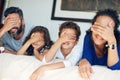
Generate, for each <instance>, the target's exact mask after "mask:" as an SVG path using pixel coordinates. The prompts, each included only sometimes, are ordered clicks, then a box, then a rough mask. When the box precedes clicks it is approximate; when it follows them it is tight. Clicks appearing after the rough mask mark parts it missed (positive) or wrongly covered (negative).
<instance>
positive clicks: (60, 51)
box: [30, 22, 81, 80]
mask: <svg viewBox="0 0 120 80" xmlns="http://www.w3.org/2000/svg"><path fill="white" fill-rule="evenodd" d="M80 34H81V31H80V27H79V26H78V25H77V24H76V23H73V22H65V23H63V24H62V25H61V26H60V28H59V38H58V39H57V41H56V42H55V43H54V44H53V46H52V47H51V48H50V50H49V51H48V52H47V54H46V55H45V57H44V60H43V61H44V62H50V61H54V60H56V59H59V60H60V61H58V62H54V63H52V64H46V65H43V66H40V67H39V68H38V69H37V70H35V71H34V72H33V74H32V75H31V76H30V80H36V79H37V78H38V75H40V74H41V73H43V72H44V71H46V70H53V69H59V68H64V67H70V66H74V65H76V63H77V62H78V61H79V59H80V56H81V54H80V50H79V48H78V47H77V45H76V44H77V43H78V40H79V36H80Z"/></svg>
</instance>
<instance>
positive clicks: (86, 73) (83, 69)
mask: <svg viewBox="0 0 120 80" xmlns="http://www.w3.org/2000/svg"><path fill="white" fill-rule="evenodd" d="M78 69H79V74H80V76H81V77H82V78H84V79H85V80H90V76H91V74H92V73H93V70H92V67H91V64H90V63H89V62H88V61H87V60H86V59H82V60H81V61H80V62H79V67H78Z"/></svg>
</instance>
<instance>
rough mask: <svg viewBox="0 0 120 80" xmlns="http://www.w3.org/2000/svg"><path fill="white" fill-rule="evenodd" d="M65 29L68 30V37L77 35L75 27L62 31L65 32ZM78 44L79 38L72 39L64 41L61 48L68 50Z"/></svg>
mask: <svg viewBox="0 0 120 80" xmlns="http://www.w3.org/2000/svg"><path fill="white" fill-rule="evenodd" d="M64 31H65V32H66V34H67V35H68V37H70V36H72V35H76V32H75V30H73V29H69V28H66V29H63V30H62V32H64ZM61 34H62V33H61ZM75 38H76V36H75ZM76 44H77V40H72V41H68V42H64V43H62V45H61V48H62V49H66V50H67V49H72V48H73V47H74V46H75V45H76Z"/></svg>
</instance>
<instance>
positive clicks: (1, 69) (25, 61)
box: [0, 53, 120, 80]
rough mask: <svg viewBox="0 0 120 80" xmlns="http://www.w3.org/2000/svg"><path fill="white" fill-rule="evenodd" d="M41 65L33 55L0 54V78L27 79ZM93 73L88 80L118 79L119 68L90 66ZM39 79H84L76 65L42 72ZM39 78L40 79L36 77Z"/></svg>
mask: <svg viewBox="0 0 120 80" xmlns="http://www.w3.org/2000/svg"><path fill="white" fill-rule="evenodd" d="M40 65H43V63H41V62H40V61H39V60H37V59H36V58H35V57H34V56H25V55H13V54H8V53H3V54H0V80H28V79H29V76H30V75H31V74H32V72H33V71H34V70H35V69H36V68H38V67H39V66H40ZM92 68H93V71H94V74H92V76H91V79H90V80H120V70H114V71H112V70H110V69H108V68H107V67H103V66H92ZM39 77H40V78H41V80H84V79H82V78H81V77H80V75H79V74H78V66H73V67H69V68H62V69H56V70H51V71H46V72H44V73H43V74H42V75H41V76H39ZM38 80H40V79H38Z"/></svg>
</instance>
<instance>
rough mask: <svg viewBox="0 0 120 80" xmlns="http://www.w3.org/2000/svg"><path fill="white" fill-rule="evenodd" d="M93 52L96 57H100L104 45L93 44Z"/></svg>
mask: <svg viewBox="0 0 120 80" xmlns="http://www.w3.org/2000/svg"><path fill="white" fill-rule="evenodd" d="M94 47H95V52H96V55H97V56H98V57H102V56H103V55H104V45H95V44H94Z"/></svg>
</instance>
